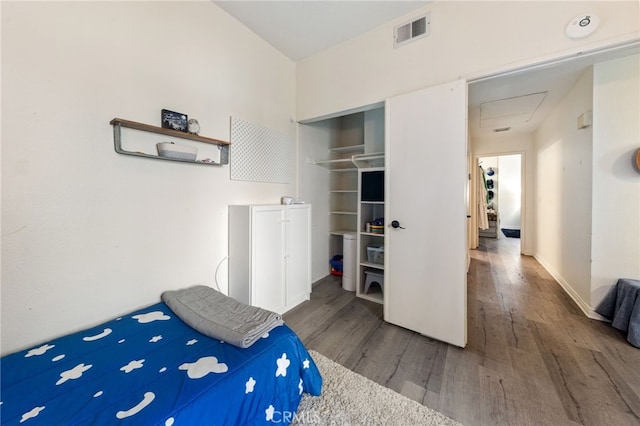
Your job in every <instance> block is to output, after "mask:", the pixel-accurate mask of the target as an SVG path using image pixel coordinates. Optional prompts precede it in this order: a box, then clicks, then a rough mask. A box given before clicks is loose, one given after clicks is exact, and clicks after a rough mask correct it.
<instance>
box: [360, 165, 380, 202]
mask: <svg viewBox="0 0 640 426" xmlns="http://www.w3.org/2000/svg"><path fill="white" fill-rule="evenodd" d="M361 176H362V178H361V179H362V182H360V184H361V186H360V188H361V196H360V200H361V201H384V170H376V171H372V172H362V174H361Z"/></svg>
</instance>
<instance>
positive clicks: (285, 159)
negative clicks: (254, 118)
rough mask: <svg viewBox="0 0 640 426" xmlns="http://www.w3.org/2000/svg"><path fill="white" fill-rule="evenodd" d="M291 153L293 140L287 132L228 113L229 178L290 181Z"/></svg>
mask: <svg viewBox="0 0 640 426" xmlns="http://www.w3.org/2000/svg"><path fill="white" fill-rule="evenodd" d="M292 156H293V142H292V140H291V138H289V136H287V135H285V134H283V133H280V132H277V131H275V130H273V129H269V128H268V127H264V126H262V125H260V124H255V123H251V122H249V121H246V120H243V119H241V118H238V117H231V155H230V169H231V179H232V180H247V181H252V182H272V183H290V182H291V179H292V175H293V173H292V166H293V161H292Z"/></svg>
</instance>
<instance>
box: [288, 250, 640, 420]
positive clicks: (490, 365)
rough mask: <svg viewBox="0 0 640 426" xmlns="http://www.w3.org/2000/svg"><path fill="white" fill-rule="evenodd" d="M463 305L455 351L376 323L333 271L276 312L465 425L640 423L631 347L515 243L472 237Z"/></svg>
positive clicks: (638, 359) (637, 355) (377, 308)
mask: <svg viewBox="0 0 640 426" xmlns="http://www.w3.org/2000/svg"><path fill="white" fill-rule="evenodd" d="M467 311H468V318H467V320H468V344H467V347H466V348H465V349H460V348H457V347H454V346H450V345H448V344H446V343H443V342H439V341H436V340H433V339H430V338H428V337H425V336H422V335H419V334H417V333H414V332H411V331H409V330H406V329H403V328H400V327H396V326H394V325H392V324H388V323H386V322H384V320H383V313H382V306H381V305H379V304H376V303H372V302H368V301H365V300H362V299H358V298H356V297H355V295H354V293H352V292H347V291H344V290H343V289H342V288H341V286H340V279H339V278H337V277H331V276H330V277H328V278H326V279H323V280H321V281H319V282H318V283H316V284H314V287H313V293H312V295H311V300H309V301H307V302H305V303H303V304H301V305H299V306H298V307H297V308H296V309H294V310H292V311H290V312H288V313H287V314H285V316H284V318H285V321H286V322H287V324H289V326H290V327H292V328H293V329H294V331H296V333H297V334H298V335H299V336H300V338H301V339H302V341H303V342H304V343H305V344H306V345H307V347H308V348H309V349H314V350H317V351H318V352H320V353H322V354H324V355H325V356H328V357H329V358H331V359H333V360H335V361H336V362H338V363H341V364H342V365H344V366H346V367H347V368H349V369H351V370H353V371H356V372H358V373H359V374H362V375H364V376H366V377H368V378H370V379H371V380H374V381H376V382H378V383H380V384H382V385H384V386H387V387H389V388H391V389H394V390H396V391H397V392H400V393H402V394H403V395H406V396H407V397H409V398H411V399H414V400H416V401H418V402H420V403H422V404H424V405H426V406H428V407H431V408H433V409H435V410H438V411H440V412H442V413H443V414H445V415H448V416H450V417H452V418H453V419H455V420H457V421H459V422H461V423H463V424H466V425H481V426H484V425H487V426H494V425H518V426H521V425H536V426H538V425H550V426H557V425H567V426H576V425H598V426H599V425H603V426H604V425H606V426H608V425H640V349H638V348H635V347H633V346H631V345H630V344H629V343H628V342H627V341H626V338H625V336H624V335H623V334H622V333H620V332H618V331H617V330H615V329H613V328H611V327H610V326H609V325H608V324H606V323H602V322H599V321H595V320H591V319H588V318H586V317H585V316H584V314H583V313H582V312H581V311H580V309H579V308H578V307H577V306H576V305H575V303H574V302H573V301H572V300H571V298H570V297H569V296H567V294H566V293H565V292H564V290H563V289H562V288H561V287H560V285H558V283H556V282H555V281H554V279H553V277H551V275H549V273H548V272H547V271H546V270H545V269H544V268H543V267H542V266H541V265H540V264H539V263H538V262H536V260H535V259H533V258H531V257H526V256H521V255H520V254H519V241H518V240H516V239H509V238H500V239H490V238H481V244H480V247H479V249H478V250H475V251H473V252H472V260H471V265H470V268H469V271H468V275H467Z"/></svg>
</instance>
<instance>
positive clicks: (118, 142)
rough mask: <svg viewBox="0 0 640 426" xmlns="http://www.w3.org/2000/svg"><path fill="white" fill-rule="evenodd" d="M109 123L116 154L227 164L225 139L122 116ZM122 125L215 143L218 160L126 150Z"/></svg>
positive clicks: (215, 164)
mask: <svg viewBox="0 0 640 426" xmlns="http://www.w3.org/2000/svg"><path fill="white" fill-rule="evenodd" d="M109 124H111V125H112V126H113V144H114V149H115V151H116V152H117V153H118V154H124V155H133V156H135V157H143V158H152V159H155V160H166V161H179V162H182V163H194V164H204V165H207V166H221V165H223V164H229V145H230V143H229V142H227V141H223V140H220V139H214V138H208V137H205V136H200V135H194V134H192V133H186V132H180V131H177V130H172V129H165V128H163V127H157V126H152V125H150V124H144V123H138V122H137V121H131V120H124V119H122V118H114V119H113V120H111V121H110V122H109ZM122 127H125V128H128V129H134V130H140V131H143V132H148V133H155V134H158V135H164V136H171V137H174V138H178V139H186V140H191V141H195V142H201V143H206V144H212V145H217V146H218V149H220V162H219V163H215V162H203V161H198V160H184V159H180V158H169V157H161V156H159V155H151V154H145V153H143V152H134V151H127V150H125V149H123V148H122V135H121V129H122Z"/></svg>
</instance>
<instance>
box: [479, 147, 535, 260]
mask: <svg viewBox="0 0 640 426" xmlns="http://www.w3.org/2000/svg"><path fill="white" fill-rule="evenodd" d="M503 155H520V254H525V250H524V248H525V247H526V244H525V242H526V239H527V231H526V230H527V226H526V223H527V222H526V218H527V210H526V206H527V204H526V200H527V181H526V176H527V173H526V163H527V161H526V155H527V153H526V152H525V151H499V152H493V151H490V152H488V153H482V154H475V153H474V154H473V164H474V166H475V167H474V168H473V171H472V172H471V183H470V185H471V187H472V188H476V185H477V184H478V179H480V174H479V171H478V167H477V166H478V160H479V159H480V158H481V157H500V156H503ZM469 194H470V200H469V202H470V203H471V205H472V207H471V209H472V213H471V232H472V233H473V234H472V235H471V238H470V239H471V241H474V242H475V245H474V246H472V247H471V248H472V249H477V248H478V245H479V243H480V233H479V231H478V209H477V207H478V206H477V202H478V200H477V199H476V192H475V191H470V192H469ZM498 232H500V230H499V229H498Z"/></svg>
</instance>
